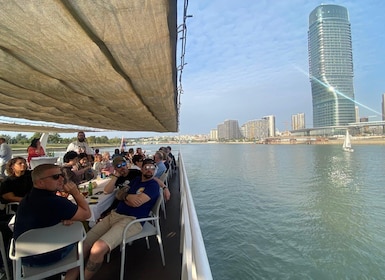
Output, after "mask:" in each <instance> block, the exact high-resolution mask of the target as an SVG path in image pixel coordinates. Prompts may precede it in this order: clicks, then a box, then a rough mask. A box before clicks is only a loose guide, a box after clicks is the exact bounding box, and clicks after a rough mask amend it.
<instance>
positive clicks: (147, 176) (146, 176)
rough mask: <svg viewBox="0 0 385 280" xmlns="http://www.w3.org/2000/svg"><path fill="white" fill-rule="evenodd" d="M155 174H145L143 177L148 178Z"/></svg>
mask: <svg viewBox="0 0 385 280" xmlns="http://www.w3.org/2000/svg"><path fill="white" fill-rule="evenodd" d="M153 176H154V175H152V174H151V175H149V174H143V177H144V178H146V179H151V178H152V177H153Z"/></svg>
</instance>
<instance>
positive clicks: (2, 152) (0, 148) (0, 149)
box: [0, 144, 5, 157]
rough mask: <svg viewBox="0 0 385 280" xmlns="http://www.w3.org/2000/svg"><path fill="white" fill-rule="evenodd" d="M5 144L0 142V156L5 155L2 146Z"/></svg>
mask: <svg viewBox="0 0 385 280" xmlns="http://www.w3.org/2000/svg"><path fill="white" fill-rule="evenodd" d="M4 146H5V145H3V144H0V156H1V157H2V156H5V148H4Z"/></svg>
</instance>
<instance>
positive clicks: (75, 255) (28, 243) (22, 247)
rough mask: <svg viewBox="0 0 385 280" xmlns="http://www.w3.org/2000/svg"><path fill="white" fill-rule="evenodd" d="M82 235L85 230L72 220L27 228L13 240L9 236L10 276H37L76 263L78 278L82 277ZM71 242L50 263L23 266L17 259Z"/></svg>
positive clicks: (34, 277)
mask: <svg viewBox="0 0 385 280" xmlns="http://www.w3.org/2000/svg"><path fill="white" fill-rule="evenodd" d="M85 238H86V232H85V230H84V227H83V224H82V223H81V222H74V223H73V224H72V225H70V226H65V225H63V224H62V223H59V224H57V225H54V226H51V227H45V228H38V229H31V230H29V231H26V232H24V233H23V234H22V235H20V236H19V237H18V238H17V239H16V240H14V239H13V238H12V240H11V247H10V249H9V257H10V258H11V259H12V260H13V273H14V278H15V279H18V280H19V279H29V280H38V279H43V278H45V277H48V276H51V275H55V274H58V273H61V272H65V271H67V270H69V269H71V268H74V267H77V266H78V267H79V269H80V279H81V280H84V259H83V240H84V239H85ZM74 243H76V245H77V246H75V248H74V249H73V250H72V251H71V252H70V253H69V254H68V255H67V256H66V257H65V258H64V259H62V260H60V261H58V262H56V263H54V264H52V265H48V266H41V267H27V266H23V265H22V263H21V258H22V257H27V256H33V255H38V254H42V253H47V252H51V251H54V250H57V249H60V248H63V247H66V246H68V245H70V244H74ZM76 248H77V249H76Z"/></svg>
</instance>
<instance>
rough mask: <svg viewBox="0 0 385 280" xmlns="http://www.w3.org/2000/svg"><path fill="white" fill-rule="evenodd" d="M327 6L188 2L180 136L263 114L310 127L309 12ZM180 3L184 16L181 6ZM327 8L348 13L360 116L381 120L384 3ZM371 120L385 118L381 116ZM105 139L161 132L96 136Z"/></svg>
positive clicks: (302, 0) (303, 1)
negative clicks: (299, 119)
mask: <svg viewBox="0 0 385 280" xmlns="http://www.w3.org/2000/svg"><path fill="white" fill-rule="evenodd" d="M321 3H322V2H321V1H314V0H271V1H259V0H241V1H223V0H208V1H203V0H195V1H192V0H190V1H189V6H188V14H189V15H192V16H193V17H192V18H188V19H187V48H186V57H185V62H186V63H187V65H185V67H184V71H183V77H182V83H183V90H184V94H183V95H182V97H181V103H182V105H181V115H180V134H207V133H209V131H210V129H213V128H216V126H217V125H218V124H219V123H222V122H223V121H224V120H226V119H235V120H238V121H239V125H242V124H243V123H245V122H246V121H249V120H253V119H260V118H261V117H263V116H265V115H275V116H276V126H277V128H278V129H279V130H284V129H285V122H287V123H288V127H289V126H290V121H291V115H292V114H297V113H305V116H306V125H307V127H312V126H313V120H312V103H311V90H310V82H309V78H308V76H307V72H308V69H309V66H308V49H307V30H308V18H309V14H310V12H311V11H312V10H313V9H314V8H316V7H317V6H318V5H320V4H321ZM178 4H179V10H178V11H179V17H180V16H181V15H182V8H183V1H182V0H178ZM324 4H337V5H342V6H344V7H346V8H347V9H348V11H349V16H350V22H351V29H352V42H353V61H354V75H355V76H354V85H355V99H356V101H357V102H358V103H360V104H362V105H364V106H360V116H361V117H362V116H376V113H375V112H381V107H380V106H381V95H382V94H383V93H385V79H384V69H385V24H384V20H383V13H384V11H385V1H383V0H377V1H375V0H365V1H357V0H356V1H353V0H351V1H329V2H324ZM178 21H179V23H181V20H180V19H179V20H178ZM178 57H179V56H178ZM178 63H179V62H178ZM365 107H368V108H371V110H368V109H365ZM373 111H374V112H373ZM370 120H380V116H378V115H377V118H374V117H372V118H371V119H370ZM106 134H107V136H109V137H114V136H116V137H121V136H125V137H138V136H150V135H161V134H156V133H132V132H131V133H129V132H127V133H122V132H116V133H115V132H114V133H97V134H95V135H106ZM73 135H75V134H73ZM88 135H94V134H91V133H88ZM165 135H175V134H165ZM63 136H65V137H69V136H71V134H63Z"/></svg>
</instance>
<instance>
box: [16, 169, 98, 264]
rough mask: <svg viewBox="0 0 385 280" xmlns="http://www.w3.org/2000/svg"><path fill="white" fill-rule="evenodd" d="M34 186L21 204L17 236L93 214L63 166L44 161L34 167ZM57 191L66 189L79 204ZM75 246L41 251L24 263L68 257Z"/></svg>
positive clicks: (48, 262)
mask: <svg viewBox="0 0 385 280" xmlns="http://www.w3.org/2000/svg"><path fill="white" fill-rule="evenodd" d="M32 182H33V188H32V190H31V191H30V192H29V193H28V194H27V195H26V196H25V197H24V198H23V199H22V201H21V202H20V204H19V207H18V210H17V214H16V220H15V226H14V233H13V237H14V238H15V239H17V238H18V237H19V236H20V235H21V234H22V233H24V232H26V231H28V230H30V229H34V228H42V227H49V226H53V225H56V224H58V223H60V222H63V223H64V224H68V225H69V224H71V223H72V221H85V220H87V219H88V218H89V217H90V216H91V211H90V208H89V206H88V203H87V201H86V200H85V199H84V197H83V195H82V194H81V193H80V192H79V190H78V188H77V186H76V184H75V183H73V182H72V181H70V182H67V183H66V184H64V178H63V175H62V173H61V170H60V166H58V165H54V164H41V165H38V166H37V167H35V168H34V170H33V171H32ZM57 191H65V192H68V193H69V194H71V195H72V196H73V198H74V199H75V201H76V204H74V203H72V202H71V201H70V200H68V199H67V198H64V197H61V196H57V195H56V192H57ZM71 249H72V247H71V248H69V247H68V248H67V247H66V248H63V249H59V250H56V251H54V252H52V253H47V254H43V255H37V256H32V257H28V259H27V258H26V259H25V260H23V263H24V265H29V266H43V265H48V264H52V263H55V262H57V261H59V260H60V259H62V258H64V257H65V256H66V255H67V254H68V253H69V252H70V251H71Z"/></svg>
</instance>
